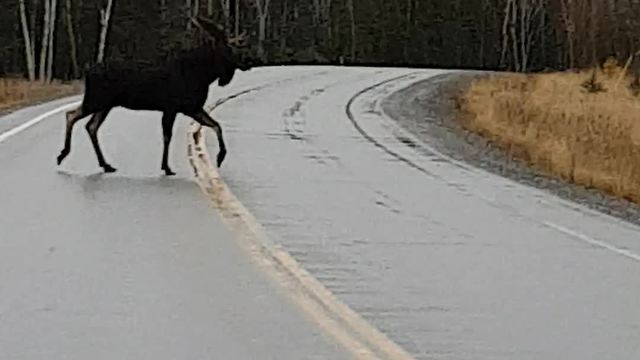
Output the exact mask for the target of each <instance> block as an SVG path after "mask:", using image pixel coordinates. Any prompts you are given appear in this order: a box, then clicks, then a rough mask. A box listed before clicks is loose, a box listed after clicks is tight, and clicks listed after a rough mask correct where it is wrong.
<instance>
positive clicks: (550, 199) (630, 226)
mask: <svg viewBox="0 0 640 360" xmlns="http://www.w3.org/2000/svg"><path fill="white" fill-rule="evenodd" d="M451 73H456V70H450V71H444V72H443V73H442V74H451ZM442 74H438V75H442ZM423 75H424V77H422V78H421V79H412V81H411V82H409V83H408V85H406V86H403V87H401V88H400V89H394V90H393V91H392V92H391V93H389V94H388V95H387V96H385V97H384V98H381V99H380V101H378V102H377V104H376V111H378V112H379V113H380V114H381V116H380V117H381V118H383V121H385V122H386V123H387V124H389V125H391V126H392V129H393V131H396V132H398V133H400V134H401V135H402V136H404V137H407V138H409V139H411V140H412V141H414V142H415V143H417V144H420V146H422V147H424V148H425V149H426V150H428V151H430V152H432V153H433V154H434V155H436V156H439V157H441V158H442V159H444V160H447V161H449V162H451V163H452V164H455V165H457V166H459V167H461V168H463V169H467V170H468V171H471V172H475V173H477V174H479V175H484V176H487V177H489V178H498V179H501V180H502V181H505V182H506V183H507V184H510V185H513V186H515V187H516V188H517V187H524V188H526V189H527V190H529V191H532V192H533V193H534V194H540V195H543V196H544V202H546V203H548V204H552V203H554V202H555V203H557V204H558V205H563V206H566V207H568V208H570V209H572V210H574V211H577V212H581V213H583V214H584V215H588V216H591V217H595V218H600V219H602V220H605V221H610V222H611V223H613V224H616V225H618V226H622V227H624V228H626V229H627V230H629V231H640V226H638V225H636V224H634V223H631V222H628V221H626V220H623V219H620V218H618V217H615V216H613V215H610V214H607V213H603V212H600V211H598V210H595V209H592V208H590V207H588V206H585V205H583V204H580V203H577V202H574V201H570V200H566V199H563V198H561V197H560V196H558V195H556V194H553V193H551V192H549V191H546V190H543V189H540V188H537V187H534V186H530V185H527V184H523V183H521V182H518V181H516V180H514V179H511V178H508V177H504V176H500V175H497V174H495V173H493V172H491V171H488V170H486V169H483V168H481V167H477V166H474V165H470V164H467V163H465V162H462V161H459V160H457V159H454V158H452V157H451V156H449V155H446V154H444V153H442V152H440V151H438V150H437V149H435V148H434V147H433V146H431V145H429V144H428V143H427V142H425V141H423V140H421V139H419V138H418V137H416V136H415V135H413V134H412V133H410V132H409V131H407V130H405V129H404V128H402V127H401V126H400V125H399V124H398V123H397V122H396V121H395V120H394V119H393V118H392V117H391V116H390V115H389V114H388V113H387V112H386V111H385V110H384V107H382V102H383V101H384V99H385V98H388V97H389V96H391V95H392V94H394V93H396V92H398V91H402V90H403V89H406V88H407V87H410V86H412V85H414V84H416V83H418V82H421V81H425V80H427V79H429V78H431V77H433V76H438V75H433V76H431V75H429V74H423Z"/></svg>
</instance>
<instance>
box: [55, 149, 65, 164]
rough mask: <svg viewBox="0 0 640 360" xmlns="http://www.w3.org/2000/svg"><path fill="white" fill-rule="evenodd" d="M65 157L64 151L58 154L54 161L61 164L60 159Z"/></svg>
mask: <svg viewBox="0 0 640 360" xmlns="http://www.w3.org/2000/svg"><path fill="white" fill-rule="evenodd" d="M66 157H67V154H65V153H64V152H61V153H60V155H58V157H57V158H56V162H57V163H58V165H60V164H62V160H64V158H66Z"/></svg>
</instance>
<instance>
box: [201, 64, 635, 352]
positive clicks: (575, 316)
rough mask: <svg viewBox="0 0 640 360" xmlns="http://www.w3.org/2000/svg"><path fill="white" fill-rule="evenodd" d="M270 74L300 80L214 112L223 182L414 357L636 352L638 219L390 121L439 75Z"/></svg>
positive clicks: (303, 70) (309, 70)
mask: <svg viewBox="0 0 640 360" xmlns="http://www.w3.org/2000/svg"><path fill="white" fill-rule="evenodd" d="M267 72H269V73H270V74H276V73H280V74H281V77H282V78H283V79H289V78H290V77H292V76H299V77H300V79H298V80H293V81H291V80H286V81H283V82H272V83H270V84H269V86H268V87H265V88H262V89H260V90H259V91H255V92H253V93H251V94H247V95H246V96H242V97H238V98H236V99H234V100H233V101H230V102H228V103H225V104H224V105H222V106H220V107H219V108H217V109H216V110H215V111H214V113H213V114H214V117H216V118H218V119H219V120H220V121H222V122H223V123H224V124H225V132H226V134H227V138H228V144H229V151H230V152H229V157H228V163H227V164H226V165H225V166H223V168H222V171H221V173H222V176H223V177H224V178H225V180H226V181H227V182H228V183H229V185H230V187H231V188H232V190H233V191H234V192H235V193H236V196H237V197H238V198H239V199H240V200H241V201H242V202H243V203H244V204H245V206H246V207H247V208H248V209H249V210H250V211H252V212H253V214H254V215H255V216H256V218H257V219H258V220H259V221H260V222H261V223H262V224H263V225H265V227H266V229H267V231H268V233H269V234H270V236H271V237H272V238H273V239H274V241H275V242H277V243H279V244H281V245H282V246H283V247H284V248H285V249H287V250H288V251H289V252H290V253H291V254H293V255H294V256H295V257H296V258H297V259H298V260H299V261H300V262H301V263H302V264H303V265H304V266H305V267H306V268H307V269H309V270H310V271H311V273H312V274H313V275H315V276H316V277H317V278H319V279H320V280H321V281H322V282H323V283H324V284H325V285H326V286H327V287H328V288H329V289H331V290H332V291H333V292H334V293H335V294H337V295H338V296H339V298H340V299H341V300H343V301H344V302H346V303H347V304H349V305H350V306H351V307H353V308H354V309H355V310H357V311H358V312H360V313H361V314H362V315H363V316H364V317H365V318H366V319H367V320H369V321H370V322H371V323H373V324H374V325H376V326H377V327H378V328H380V329H381V330H382V331H383V332H384V333H386V334H387V335H388V336H389V337H390V338H392V339H393V340H395V341H396V342H397V343H399V344H400V345H401V346H403V347H404V348H405V349H407V350H408V351H409V352H410V353H412V354H413V355H414V356H415V357H416V358H417V359H474V360H477V359H509V360H513V359H632V358H637V357H638V356H639V355H640V327H639V326H638V324H640V308H639V307H638V306H637V305H638V303H640V286H638V285H640V283H639V280H638V279H640V256H639V255H638V254H640V241H639V240H640V236H639V235H640V231H639V229H638V227H635V226H633V225H630V224H628V223H624V222H622V221H619V220H617V219H614V218H611V217H608V216H606V215H603V214H600V213H595V212H592V211H590V210H587V209H586V208H583V207H580V206H577V205H575V204H571V203H568V202H566V201H563V200H560V199H559V198H557V197H555V196H553V195H551V194H549V193H547V192H543V191H539V190H537V189H533V188H530V187H525V186H523V185H520V184H517V183H515V182H513V181H510V180H507V179H504V178H501V177H498V176H495V175H493V174H490V173H487V172H484V171H482V170H479V169H477V168H474V167H473V166H470V165H467V164H464V163H460V162H456V161H453V160H451V159H449V158H447V157H446V156H444V157H443V156H441V155H440V154H439V153H438V152H437V151H434V149H432V148H431V147H430V146H429V144H426V143H423V142H421V141H420V139H418V138H417V137H415V136H413V135H412V134H411V132H410V131H406V129H403V128H401V127H399V126H398V125H397V124H396V123H395V122H394V121H393V119H390V118H389V117H388V116H386V114H385V113H384V111H383V109H382V108H381V106H380V101H381V99H384V98H387V97H388V96H389V95H391V94H393V93H394V92H395V91H398V90H400V89H403V88H405V87H407V86H409V85H411V84H413V83H415V82H417V81H423V80H425V79H426V78H428V77H430V76H435V75H438V74H441V73H443V72H441V71H430V70H408V69H361V68H349V69H341V68H332V67H326V68H313V67H297V68H295V71H294V69H287V68H281V69H268V70H267V69H262V70H259V71H256V73H255V74H264V73H267ZM414 72H415V74H414ZM253 76H257V75H253ZM238 83H239V84H240V85H239V86H238V89H240V88H242V87H243V86H249V84H250V83H251V77H248V76H247V77H242V78H241V79H239V81H238ZM233 91H234V89H228V90H220V91H218V93H219V94H220V96H223V95H224V94H226V93H227V92H228V93H232V92H233ZM388 106H391V105H389V104H385V107H388ZM417 121H419V119H417ZM209 144H210V146H211V151H212V152H214V153H215V152H216V151H217V149H216V146H215V141H213V139H212V140H210V141H209Z"/></svg>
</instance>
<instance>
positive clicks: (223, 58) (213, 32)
mask: <svg viewBox="0 0 640 360" xmlns="http://www.w3.org/2000/svg"><path fill="white" fill-rule="evenodd" d="M191 21H192V23H193V24H194V25H195V26H196V27H197V28H198V29H199V30H200V31H201V33H202V34H203V35H204V38H205V40H206V42H207V43H208V44H209V45H210V46H211V48H212V49H213V51H214V66H215V68H216V70H217V71H218V75H219V76H220V78H219V79H218V85H220V86H225V85H227V84H229V83H230V82H231V79H232V78H233V75H234V73H235V70H236V69H239V70H241V71H247V70H249V69H251V68H252V67H253V66H255V65H258V63H257V62H255V61H252V60H250V59H248V58H247V57H239V56H238V54H237V53H238V52H242V48H243V47H244V46H245V45H246V43H247V37H246V32H243V33H241V34H237V35H235V36H233V37H231V38H229V37H228V36H227V34H226V32H225V30H224V29H223V28H222V27H221V26H220V25H218V24H217V23H215V22H213V21H211V20H209V19H207V18H205V17H203V16H198V17H196V18H191Z"/></svg>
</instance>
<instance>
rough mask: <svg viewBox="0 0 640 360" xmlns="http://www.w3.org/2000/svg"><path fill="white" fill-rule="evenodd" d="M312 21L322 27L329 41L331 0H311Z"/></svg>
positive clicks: (330, 35)
mask: <svg viewBox="0 0 640 360" xmlns="http://www.w3.org/2000/svg"><path fill="white" fill-rule="evenodd" d="M313 18H314V23H315V24H316V25H318V26H322V27H324V30H325V31H326V34H327V40H329V41H331V38H332V34H331V0H313Z"/></svg>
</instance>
